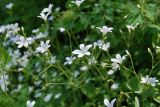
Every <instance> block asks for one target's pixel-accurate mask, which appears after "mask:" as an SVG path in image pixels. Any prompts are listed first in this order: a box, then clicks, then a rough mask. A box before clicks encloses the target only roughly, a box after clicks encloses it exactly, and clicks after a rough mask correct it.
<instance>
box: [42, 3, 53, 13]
mask: <svg viewBox="0 0 160 107" xmlns="http://www.w3.org/2000/svg"><path fill="white" fill-rule="evenodd" d="M52 7H53V4H49V6H48V8H44V9H43V10H42V13H48V14H50V13H51V12H52Z"/></svg>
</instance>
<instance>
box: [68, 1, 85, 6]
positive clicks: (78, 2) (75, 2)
mask: <svg viewBox="0 0 160 107" xmlns="http://www.w3.org/2000/svg"><path fill="white" fill-rule="evenodd" d="M84 1H85V0H75V1H71V3H74V4H76V5H77V6H78V7H79V6H80V5H81V4H82V3H83V2H84Z"/></svg>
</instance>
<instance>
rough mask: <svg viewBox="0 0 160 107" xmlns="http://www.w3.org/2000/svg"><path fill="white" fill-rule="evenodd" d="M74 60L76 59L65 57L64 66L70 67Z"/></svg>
mask: <svg viewBox="0 0 160 107" xmlns="http://www.w3.org/2000/svg"><path fill="white" fill-rule="evenodd" d="M75 59H76V57H66V61H65V62H64V65H67V64H69V65H71V64H72V62H73V60H75Z"/></svg>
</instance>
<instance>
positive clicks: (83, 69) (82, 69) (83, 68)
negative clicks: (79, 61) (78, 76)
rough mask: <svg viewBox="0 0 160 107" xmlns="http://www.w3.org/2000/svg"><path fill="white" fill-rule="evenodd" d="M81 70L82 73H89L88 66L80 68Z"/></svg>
mask: <svg viewBox="0 0 160 107" xmlns="http://www.w3.org/2000/svg"><path fill="white" fill-rule="evenodd" d="M80 70H81V71H87V70H88V67H87V66H82V67H80Z"/></svg>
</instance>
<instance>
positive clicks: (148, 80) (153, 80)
mask: <svg viewBox="0 0 160 107" xmlns="http://www.w3.org/2000/svg"><path fill="white" fill-rule="evenodd" d="M157 82H159V81H158V80H156V78H155V77H153V78H152V77H150V78H149V76H148V75H146V77H142V78H141V83H144V84H151V85H152V86H156V83H157Z"/></svg>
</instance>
